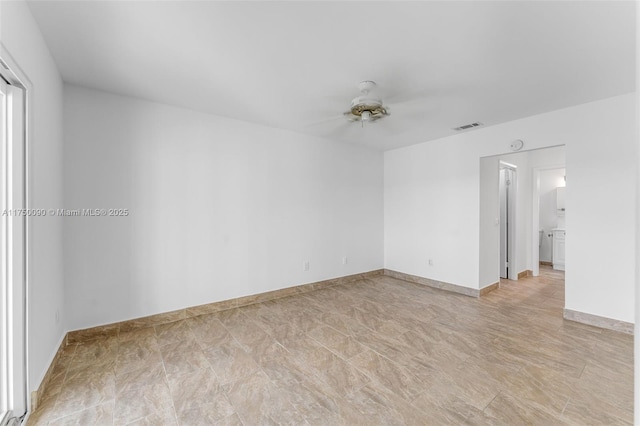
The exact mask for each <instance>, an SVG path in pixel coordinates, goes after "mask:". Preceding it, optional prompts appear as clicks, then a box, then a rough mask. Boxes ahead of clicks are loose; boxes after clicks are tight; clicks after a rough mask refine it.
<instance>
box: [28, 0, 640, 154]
mask: <svg viewBox="0 0 640 426" xmlns="http://www.w3.org/2000/svg"><path fill="white" fill-rule="evenodd" d="M29 5H30V8H31V10H32V12H33V15H34V16H35V18H36V20H37V22H38V24H39V25H40V28H41V30H42V32H43V34H44V37H45V39H46V41H47V43H48V45H49V47H50V49H51V52H52V54H53V56H54V58H55V60H56V62H57V64H58V66H59V68H60V71H61V73H62V76H63V79H64V80H65V81H67V82H70V83H74V84H79V85H84V86H89V87H95V88H98V89H103V90H106V91H110V92H115V93H120V94H126V95H132V96H136V97H140V98H145V99H149V100H153V101H158V102H163V103H167V104H172V105H177V106H182V107H187V108H191V109H194V110H199V111H204V112H209V113H213V114H217V115H221V116H225V117H231V118H237V119H241V120H246V121H250V122H254V123H260V124H264V125H267V126H272V127H278V128H284V129H291V130H295V131H299V132H303V133H308V134H312V135H317V136H323V137H330V138H334V139H339V140H342V141H345V142H350V143H360V144H364V145H367V146H370V147H373V148H376V149H390V148H395V147H400V146H406V145H410V144H414V143H419V142H424V141H427V140H431V139H435V138H438V137H442V136H446V135H450V134H453V133H455V132H454V131H453V130H451V129H452V128H453V127H457V126H460V125H463V124H467V123H470V122H474V121H480V122H482V123H484V124H485V125H493V124H498V123H502V122H505V121H509V120H514V119H517V118H521V117H526V116H529V115H533V114H537V113H542V112H546V111H551V110H555V109H559V108H564V107H568V106H571V105H576V104H580V103H584V102H589V101H593V100H597V99H602V98H606V97H610V96H615V95H619V94H623V93H628V92H632V91H633V90H634V61H635V56H634V49H635V45H634V40H635V34H634V31H635V26H634V25H635V6H634V3H633V2H631V1H629V2H571V1H563V2H545V1H538V2H502V1H498V2H452V1H448V2H371V3H369V2H206V1H194V2H188V1H175V2H173V1H141V2H132V1H125V2H122V1H105V2H101V1H69V2H65V1H42V2H41V1H30V2H29ZM365 79H367V80H375V81H376V82H377V83H378V85H379V89H380V90H379V94H380V95H381V96H382V97H383V99H384V100H385V102H387V103H389V105H390V106H391V116H389V117H386V118H385V119H384V120H382V121H381V122H378V123H373V124H369V125H368V126H365V127H364V128H362V127H360V124H358V123H346V122H345V120H344V119H343V118H342V117H340V116H341V114H342V112H344V111H346V110H347V109H348V107H349V102H350V100H351V99H352V98H353V97H354V96H356V95H357V94H358V91H357V88H356V85H357V83H358V82H359V81H361V80H365ZM331 118H333V119H331Z"/></svg>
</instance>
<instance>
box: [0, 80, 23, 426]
mask: <svg viewBox="0 0 640 426" xmlns="http://www.w3.org/2000/svg"><path fill="white" fill-rule="evenodd" d="M24 96H25V92H24V91H23V90H22V89H21V88H19V87H17V86H14V85H10V84H7V83H6V81H5V80H4V79H3V78H2V77H1V76H0V104H1V106H0V116H1V117H0V122H1V123H2V127H1V128H0V139H1V140H2V148H1V149H0V151H1V154H0V157H1V158H0V163H1V173H0V199H1V200H0V201H1V204H2V207H1V211H0V265H1V266H0V281H1V289H0V295H1V296H0V305H1V310H0V312H1V315H0V317H1V319H0V330H1V331H0V350H1V353H0V382H1V383H0V404H1V405H0V411H2V415H6V416H9V415H12V416H15V417H21V416H22V415H24V414H25V412H26V410H27V381H26V356H25V355H26V346H25V330H26V316H25V312H26V263H25V262H26V245H25V241H26V214H25V213H26V212H25V211H24V209H25V207H26V186H25V185H26V182H25V169H26V167H25V150H26V144H25V141H26V139H25V136H26V134H25V114H24V110H25V97H24Z"/></svg>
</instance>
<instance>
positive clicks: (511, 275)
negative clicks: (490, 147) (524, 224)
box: [498, 160, 518, 281]
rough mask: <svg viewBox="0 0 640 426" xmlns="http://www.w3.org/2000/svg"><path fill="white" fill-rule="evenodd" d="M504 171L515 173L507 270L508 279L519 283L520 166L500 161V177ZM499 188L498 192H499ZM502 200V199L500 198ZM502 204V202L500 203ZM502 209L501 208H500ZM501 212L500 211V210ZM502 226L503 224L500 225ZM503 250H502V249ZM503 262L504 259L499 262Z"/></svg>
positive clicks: (509, 226) (508, 208) (509, 211)
mask: <svg viewBox="0 0 640 426" xmlns="http://www.w3.org/2000/svg"><path fill="white" fill-rule="evenodd" d="M502 169H509V170H511V171H512V172H513V177H512V182H511V184H510V186H511V188H512V192H511V195H512V197H510V198H509V197H508V198H507V200H508V201H507V222H508V224H509V225H508V228H507V229H509V230H511V232H509V231H507V259H508V262H509V267H508V268H507V279H510V280H513V281H517V280H518V268H517V267H516V265H517V262H516V260H517V250H516V247H517V246H516V244H517V241H516V234H517V231H516V229H517V223H518V216H517V211H518V201H517V200H518V166H516V165H515V164H511V163H508V162H506V161H503V160H500V161H499V169H498V176H500V171H501V170H502ZM499 190H500V189H499V187H498V191H499ZM498 200H500V197H498ZM499 202H501V201H499ZM498 208H499V209H500V206H499V207H498ZM499 211H500V210H499ZM500 226H502V224H501V225H500ZM501 240H502V239H501V238H500V245H502V241H501ZM500 250H502V249H500ZM499 262H502V259H500V260H499ZM501 270H502V265H500V271H501Z"/></svg>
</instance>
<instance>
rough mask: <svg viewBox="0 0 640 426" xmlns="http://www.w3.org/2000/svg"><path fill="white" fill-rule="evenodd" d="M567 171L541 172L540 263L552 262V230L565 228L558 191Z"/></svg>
mask: <svg viewBox="0 0 640 426" xmlns="http://www.w3.org/2000/svg"><path fill="white" fill-rule="evenodd" d="M564 176H565V169H550V170H542V171H540V191H539V196H540V223H539V226H540V229H541V230H543V231H544V232H543V233H542V244H541V245H540V261H541V262H542V261H545V262H551V260H552V259H551V246H552V243H553V240H552V239H551V237H549V235H552V233H551V230H552V229H553V228H558V227H562V226H564V217H558V211H557V207H556V204H557V203H556V199H557V191H556V189H557V188H558V187H559V186H562V187H564V186H565V182H564Z"/></svg>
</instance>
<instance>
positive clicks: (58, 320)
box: [56, 309, 60, 324]
mask: <svg viewBox="0 0 640 426" xmlns="http://www.w3.org/2000/svg"><path fill="white" fill-rule="evenodd" d="M59 322H60V310H58V309H56V324H57V323H59Z"/></svg>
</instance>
